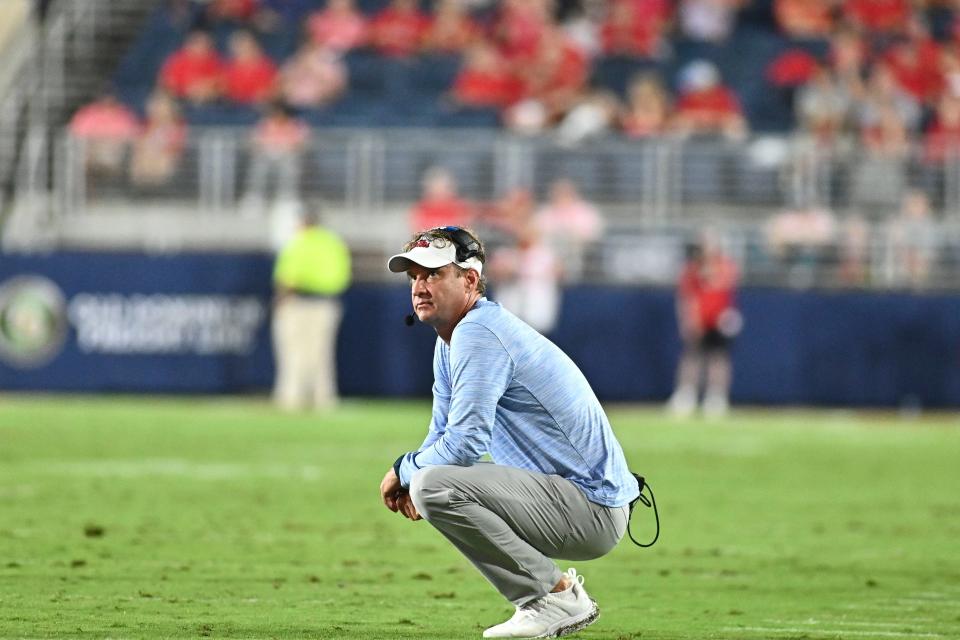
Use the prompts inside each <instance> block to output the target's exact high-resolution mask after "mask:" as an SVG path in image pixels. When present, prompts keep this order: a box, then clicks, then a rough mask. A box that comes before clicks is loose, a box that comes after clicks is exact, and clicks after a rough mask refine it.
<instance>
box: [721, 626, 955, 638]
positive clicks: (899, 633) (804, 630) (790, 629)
mask: <svg viewBox="0 0 960 640" xmlns="http://www.w3.org/2000/svg"><path fill="white" fill-rule="evenodd" d="M722 631H731V632H733V631H754V632H756V633H815V634H818V635H840V636H844V635H847V636H884V637H887V638H943V637H944V636H942V635H941V634H939V633H907V632H903V631H856V630H850V629H811V628H809V627H724V628H723V629H722Z"/></svg>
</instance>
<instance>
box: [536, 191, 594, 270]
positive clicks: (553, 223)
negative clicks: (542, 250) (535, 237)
mask: <svg viewBox="0 0 960 640" xmlns="http://www.w3.org/2000/svg"><path fill="white" fill-rule="evenodd" d="M534 222H535V224H536V226H537V228H538V229H539V230H540V233H541V235H542V236H543V239H544V241H545V242H546V243H547V245H549V246H550V247H551V249H552V250H553V252H554V253H555V254H556V255H557V256H560V257H561V259H562V262H563V271H564V275H565V276H566V277H567V278H573V279H576V278H579V277H580V275H581V274H582V273H583V265H584V260H585V257H586V254H587V252H588V251H589V249H590V247H591V246H592V245H593V243H594V242H596V241H597V240H599V239H600V236H601V235H603V227H604V223H603V217H602V216H601V215H600V211H599V210H598V209H597V208H596V207H595V206H594V205H593V204H591V203H590V202H587V201H586V200H584V199H583V197H582V196H581V195H580V191H579V190H578V189H577V184H576V183H575V182H574V181H573V180H570V179H568V178H561V179H559V180H555V181H554V182H553V183H552V184H551V185H550V191H549V199H548V200H547V203H546V204H545V205H544V206H542V207H540V209H539V210H538V211H537V212H536V214H535V218H534Z"/></svg>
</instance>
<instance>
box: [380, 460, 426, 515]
mask: <svg viewBox="0 0 960 640" xmlns="http://www.w3.org/2000/svg"><path fill="white" fill-rule="evenodd" d="M380 497H381V498H382V499H383V504H384V505H386V507H387V509H390V511H393V512H394V513H397V512H400V513H401V514H402V515H403V517H405V518H409V519H410V520H420V519H421V516H420V514H419V513H417V508H416V507H414V506H413V500H411V499H410V494H409V493H407V490H406V489H404V488H403V487H402V486H400V478H398V477H397V474H396V473H394V471H393V468H391V469H390V470H389V471H387V475H385V476H383V482H381V483H380Z"/></svg>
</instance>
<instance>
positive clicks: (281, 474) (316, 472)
mask: <svg viewBox="0 0 960 640" xmlns="http://www.w3.org/2000/svg"><path fill="white" fill-rule="evenodd" d="M30 466H31V467H33V468H34V469H36V470H37V471H39V472H40V473H45V474H48V475H65V476H79V477H89V478H143V477H150V476H167V477H185V478H194V479H199V480H229V479H234V478H278V479H299V480H317V479H319V478H321V477H323V475H324V470H323V469H321V468H320V467H318V466H316V465H280V464H239V463H235V462H194V461H190V460H184V459H182V458H148V459H145V460H97V461H91V462H56V461H51V462H44V463H42V464H40V463H38V464H34V465H30Z"/></svg>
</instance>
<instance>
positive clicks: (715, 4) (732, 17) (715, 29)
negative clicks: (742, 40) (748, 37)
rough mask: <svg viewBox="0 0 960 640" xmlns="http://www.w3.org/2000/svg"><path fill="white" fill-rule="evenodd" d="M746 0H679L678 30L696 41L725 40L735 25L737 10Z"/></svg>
mask: <svg viewBox="0 0 960 640" xmlns="http://www.w3.org/2000/svg"><path fill="white" fill-rule="evenodd" d="M747 2H748V0H680V2H679V6H680V8H679V10H678V11H679V23H680V32H681V33H682V34H683V35H684V36H685V37H687V38H689V39H691V40H694V41H698V42H710V43H716V44H721V43H723V42H726V41H727V40H728V39H729V38H730V36H731V35H732V34H733V30H734V28H736V26H737V12H738V11H739V10H740V8H741V7H743V6H745V5H746V4H747Z"/></svg>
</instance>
